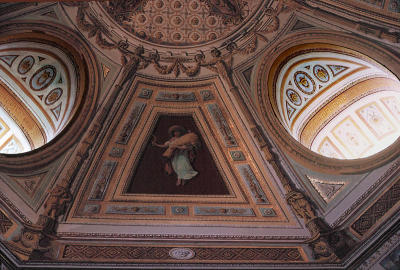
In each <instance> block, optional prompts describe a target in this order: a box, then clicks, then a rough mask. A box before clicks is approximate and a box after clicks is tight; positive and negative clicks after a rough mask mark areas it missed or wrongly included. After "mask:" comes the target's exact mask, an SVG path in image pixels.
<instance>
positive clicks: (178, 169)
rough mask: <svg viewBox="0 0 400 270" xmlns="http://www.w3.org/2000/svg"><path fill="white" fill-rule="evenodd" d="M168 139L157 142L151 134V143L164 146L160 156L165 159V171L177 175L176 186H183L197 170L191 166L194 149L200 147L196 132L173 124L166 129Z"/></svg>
mask: <svg viewBox="0 0 400 270" xmlns="http://www.w3.org/2000/svg"><path fill="white" fill-rule="evenodd" d="M168 134H169V136H170V139H169V140H168V141H166V142H165V143H164V144H158V143H157V142H156V137H155V136H153V141H152V145H154V146H157V147H160V148H166V150H165V151H164V153H163V154H162V156H163V157H164V158H166V159H167V163H166V164H165V167H164V169H165V171H166V173H167V174H168V175H171V174H172V173H173V172H175V174H176V175H177V181H176V185H177V186H184V185H185V184H186V183H187V181H189V180H190V179H192V178H194V177H195V176H196V175H197V174H198V172H197V171H195V170H194V169H193V167H192V163H193V161H194V158H195V155H196V153H195V150H196V149H197V148H199V147H200V140H199V137H198V136H197V134H196V133H194V132H191V131H190V130H189V131H187V130H186V129H185V128H184V127H182V126H179V125H173V126H171V127H170V128H169V129H168Z"/></svg>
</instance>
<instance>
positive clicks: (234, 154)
mask: <svg viewBox="0 0 400 270" xmlns="http://www.w3.org/2000/svg"><path fill="white" fill-rule="evenodd" d="M229 154H230V155H231V158H232V160H233V161H244V160H246V157H245V156H244V154H243V152H242V151H231V152H229Z"/></svg>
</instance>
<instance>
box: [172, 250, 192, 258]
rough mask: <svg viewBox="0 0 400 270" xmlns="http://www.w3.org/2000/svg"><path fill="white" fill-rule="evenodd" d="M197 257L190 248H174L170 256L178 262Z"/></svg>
mask: <svg viewBox="0 0 400 270" xmlns="http://www.w3.org/2000/svg"><path fill="white" fill-rule="evenodd" d="M194 255H195V253H194V251H193V250H191V249H190V248H173V249H171V250H170V251H169V256H171V257H172V258H174V259H177V260H189V259H191V258H193V257H194Z"/></svg>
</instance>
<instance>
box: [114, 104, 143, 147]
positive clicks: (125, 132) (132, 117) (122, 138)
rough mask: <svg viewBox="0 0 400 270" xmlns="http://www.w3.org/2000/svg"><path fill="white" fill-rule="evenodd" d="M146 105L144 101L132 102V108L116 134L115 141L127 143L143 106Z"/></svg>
mask: <svg viewBox="0 0 400 270" xmlns="http://www.w3.org/2000/svg"><path fill="white" fill-rule="evenodd" d="M145 107H146V103H143V102H135V103H134V104H133V109H132V111H131V113H130V114H129V117H128V119H127V121H126V122H125V124H124V127H123V129H122V131H121V133H120V135H119V136H118V139H117V141H116V143H118V144H127V143H128V140H129V138H130V137H131V135H132V132H133V130H134V129H135V127H136V125H137V123H138V122H139V119H140V116H141V115H142V112H143V110H144V108H145Z"/></svg>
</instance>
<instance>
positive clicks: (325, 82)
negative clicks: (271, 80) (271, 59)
mask: <svg viewBox="0 0 400 270" xmlns="http://www.w3.org/2000/svg"><path fill="white" fill-rule="evenodd" d="M309 50H310V49H309ZM297 54H299V53H297ZM283 61H284V63H285V64H284V65H283V66H282V68H281V70H280V73H279V74H278V75H277V81H276V84H275V85H276V95H275V96H276V106H277V108H278V111H279V115H280V117H281V119H282V124H283V125H284V126H285V128H286V129H287V130H288V132H289V133H290V134H291V135H292V136H293V137H294V138H295V139H296V140H298V141H299V142H301V143H303V144H304V145H305V146H306V147H309V148H310V149H312V150H313V151H315V152H318V153H320V154H322V155H324V156H327V157H332V158H338V159H357V158H363V157H367V156H370V155H373V154H375V153H377V152H379V151H381V150H383V149H385V148H386V147H388V146H389V145H391V144H392V143H393V142H394V141H395V140H396V139H397V138H398V137H399V129H398V120H397V119H398V118H397V109H396V108H397V107H398V106H399V105H398V96H399V92H398V90H399V89H400V83H399V81H398V79H397V78H396V77H395V76H393V74H391V73H390V72H388V71H385V70H384V68H383V67H382V68H381V69H379V67H376V66H374V65H373V64H372V63H373V62H372V61H371V63H368V62H366V61H363V60H361V59H360V58H356V57H352V56H350V55H344V54H339V53H337V52H334V50H333V49H332V51H329V50H327V49H325V51H324V52H318V49H317V48H316V49H314V51H313V52H307V51H305V52H304V53H302V54H300V55H299V56H295V57H291V56H289V57H288V58H286V59H285V60H283ZM390 90H392V91H390ZM374 101H377V102H379V105H378V103H376V102H374ZM384 104H385V105H384ZM349 130H351V132H350V131H349ZM345 138H347V139H345ZM357 138H358V139H360V141H358V140H357Z"/></svg>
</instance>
